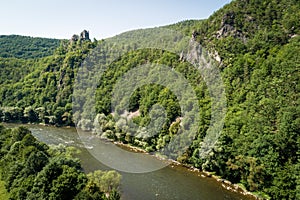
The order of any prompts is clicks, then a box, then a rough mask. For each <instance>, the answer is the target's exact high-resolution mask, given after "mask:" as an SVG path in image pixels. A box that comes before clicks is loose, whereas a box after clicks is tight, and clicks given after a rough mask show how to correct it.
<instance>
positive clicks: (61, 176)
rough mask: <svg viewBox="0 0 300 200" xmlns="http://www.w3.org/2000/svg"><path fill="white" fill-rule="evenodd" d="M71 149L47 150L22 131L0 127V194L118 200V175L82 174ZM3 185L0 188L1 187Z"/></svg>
mask: <svg viewBox="0 0 300 200" xmlns="http://www.w3.org/2000/svg"><path fill="white" fill-rule="evenodd" d="M74 153H75V149H73V148H71V147H69V148H65V147H63V146H53V147H49V146H47V145H46V144H44V143H42V142H39V141H37V140H36V139H35V138H34V137H33V136H32V134H31V132H30V131H29V130H28V129H26V128H24V127H20V128H14V129H6V128H4V127H3V126H0V154H1V159H0V180H1V183H2V185H4V186H5V188H1V189H2V190H3V191H0V193H1V195H2V197H4V196H5V197H6V198H8V199H18V200H19V199H65V200H71V199H78V200H82V199H89V200H90V199H95V200H117V199H120V194H119V193H118V191H117V190H118V187H119V184H120V178H121V176H120V174H118V173H117V172H115V171H108V172H102V171H95V172H93V173H90V174H87V175H86V174H85V173H84V172H83V170H82V167H81V165H80V162H79V160H78V159H75V158H73V154H74ZM3 183H4V184H3Z"/></svg>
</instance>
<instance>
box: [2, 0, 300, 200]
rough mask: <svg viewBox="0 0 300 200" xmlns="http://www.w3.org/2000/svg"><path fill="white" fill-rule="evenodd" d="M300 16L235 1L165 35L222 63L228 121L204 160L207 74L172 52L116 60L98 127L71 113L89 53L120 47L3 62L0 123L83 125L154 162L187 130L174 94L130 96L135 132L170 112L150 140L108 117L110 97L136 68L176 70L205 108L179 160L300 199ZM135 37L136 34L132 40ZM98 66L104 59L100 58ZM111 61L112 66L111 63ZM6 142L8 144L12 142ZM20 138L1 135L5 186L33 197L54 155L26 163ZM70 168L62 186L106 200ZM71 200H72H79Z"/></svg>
mask: <svg viewBox="0 0 300 200" xmlns="http://www.w3.org/2000/svg"><path fill="white" fill-rule="evenodd" d="M299 16H300V4H299V2H298V1H297V0H284V1H279V0H236V1H232V2H231V3H230V4H228V5H226V6H224V8H222V9H220V10H219V11H217V12H215V13H214V14H213V15H212V16H210V17H209V18H208V19H207V20H187V21H184V22H179V23H177V24H173V25H169V26H166V28H170V29H173V30H177V31H181V32H182V33H183V34H186V35H188V36H193V39H195V40H197V41H198V42H200V43H201V45H203V46H204V47H205V48H207V49H208V50H209V51H210V52H211V54H212V55H214V56H215V58H216V59H217V60H219V61H220V66H219V67H220V71H221V75H222V79H223V82H224V85H225V87H226V97H227V113H226V119H225V126H224V128H223V130H222V134H221V136H220V138H219V141H218V143H217V145H216V146H215V147H214V149H213V150H212V151H211V152H210V154H209V156H208V157H206V158H203V157H200V155H199V151H200V149H201V144H202V141H203V137H204V136H205V135H206V132H207V130H208V127H209V125H210V118H211V99H210V94H209V91H208V89H207V86H206V84H205V82H204V81H203V80H202V78H201V74H199V73H198V72H197V71H196V70H193V67H191V66H190V65H189V64H188V63H186V62H184V61H181V60H180V59H179V57H178V56H177V55H174V54H172V53H170V52H167V51H161V50H153V49H142V50H141V49H140V50H135V51H131V52H128V53H126V54H124V55H122V57H120V58H119V59H118V60H115V61H114V62H113V63H112V64H111V65H110V66H109V70H107V71H106V72H105V73H104V75H103V76H102V79H101V80H99V85H98V88H97V91H96V110H97V112H98V115H97V117H96V119H95V121H92V120H88V119H89V115H90V114H91V113H86V112H83V113H82V116H79V115H80V114H79V113H72V90H73V83H74V78H75V77H76V73H77V70H78V67H79V66H80V64H81V63H82V61H83V60H84V59H85V57H86V56H87V54H88V52H89V51H90V50H91V49H93V48H94V47H95V46H96V45H97V44H101V45H102V46H103V48H104V49H113V48H116V47H115V46H107V45H106V44H105V41H104V42H103V41H99V42H97V41H94V42H90V41H85V42H82V43H81V42H78V43H72V42H71V43H68V42H67V41H62V42H61V44H60V46H59V47H58V48H57V49H56V51H55V53H54V54H53V55H51V56H49V57H45V58H40V59H36V60H30V59H29V60H28V59H27V60H24V59H17V58H0V72H1V79H0V85H1V87H0V106H1V108H0V120H1V121H4V122H12V121H19V122H42V123H49V124H56V125H74V123H73V120H72V117H73V118H74V119H75V120H74V121H76V119H79V118H80V117H82V118H83V119H82V120H81V121H80V122H79V124H78V125H80V126H81V127H82V128H83V129H86V130H89V129H91V128H92V127H96V128H95V130H93V131H94V132H96V133H97V134H98V135H100V136H101V137H103V138H108V139H110V140H114V141H115V140H118V141H121V142H123V143H129V144H130V145H134V146H137V147H140V148H143V149H145V150H147V151H149V152H152V151H156V150H159V149H162V148H163V147H164V146H165V145H166V144H168V142H169V141H170V140H171V139H172V137H174V135H175V134H177V132H178V130H179V128H180V127H181V126H184V123H183V121H181V118H180V117H181V116H180V115H181V111H180V107H179V102H178V101H177V99H176V97H175V94H173V93H172V91H170V90H168V88H164V87H162V86H160V85H156V84H150V85H145V86H142V87H140V88H138V89H137V90H136V91H134V93H133V95H132V96H131V98H130V105H129V108H130V110H129V111H130V112H131V114H133V113H134V114H135V116H134V117H133V123H135V124H137V125H140V126H147V125H148V124H149V122H150V114H151V113H150V108H151V107H152V106H153V105H155V104H160V105H163V107H164V108H165V110H166V111H167V120H166V122H165V123H164V124H163V126H162V129H161V130H160V132H159V133H158V134H156V135H155V136H153V137H138V136H143V135H145V134H146V133H147V130H145V129H140V130H139V131H138V133H134V132H133V129H132V128H131V127H130V126H128V125H126V124H127V121H128V119H121V120H119V121H114V120H113V117H112V114H111V113H110V112H111V95H112V92H113V88H114V85H115V84H116V83H117V80H118V79H119V78H120V77H122V76H123V75H124V74H125V73H126V72H128V71H129V70H131V69H133V68H134V67H136V66H138V65H143V64H147V63H156V64H164V65H167V66H172V67H173V68H174V70H176V71H177V72H179V73H181V74H183V75H184V77H185V78H186V79H187V80H188V81H189V82H190V84H191V85H192V87H193V89H194V91H195V92H196V95H197V98H198V100H199V106H200V108H199V116H200V122H199V129H198V132H197V136H196V137H195V138H194V141H193V143H192V144H191V145H190V147H189V149H188V150H187V151H186V152H184V154H183V155H181V156H180V157H178V158H176V157H174V158H173V159H177V160H178V161H180V162H183V163H185V164H188V165H192V166H195V167H197V168H200V169H204V170H209V171H214V172H215V173H216V174H217V175H219V176H221V177H223V178H226V179H228V180H230V181H231V182H233V183H239V184H243V185H244V187H245V188H246V189H248V190H250V191H253V192H255V193H256V194H259V195H261V196H264V197H266V196H267V197H270V199H297V198H298V199H299V198H300V197H299V194H300V192H299V191H300V187H299V179H300V178H299V177H300V175H299V171H300V170H299V155H300V153H299V145H300V141H299V134H300V133H299V127H300V120H299V119H300V105H299V94H300V91H299V90H300V88H299V80H300V73H299V71H300V60H299V53H298V52H300V45H299V44H300V37H299V35H300V29H299V27H300V26H299ZM137 33H138V30H137V32H134V31H133V32H130V33H127V34H130V35H131V37H134V36H135V34H137ZM125 36H126V34H125ZM157 37H159V35H158V36H157ZM118 42H119V45H118V47H117V48H119V49H115V50H116V51H118V50H120V51H121V50H126V49H127V48H128V46H126V40H124V41H123V40H120V41H118ZM136 42H138V41H136ZM6 45H8V46H9V44H6ZM112 54H113V52H112ZM96 56H104V55H102V54H101V52H100V55H96ZM105 56H106V58H107V60H109V57H110V56H111V55H105ZM14 57H17V56H14ZM26 58H27V57H26ZM11 69H13V70H11ZM166 76H168V74H166ZM86 78H88V77H86ZM176 84H178V83H176V82H174V85H175V86H176ZM178 87H179V86H178ZM77 92H79V91H77ZM82 93H84V91H82ZM76 95H77V94H76ZM78 96H80V95H78ZM186 104H187V105H188V102H186ZM75 106H76V108H80V106H83V109H84V108H86V107H89V106H91V105H90V102H86V103H85V104H84V102H82V105H75ZM117 114H122V113H117ZM152 114H153V113H152ZM154 114H157V113H155V112H154ZM85 118H86V119H85ZM183 120H184V119H183ZM120 127H122V128H120ZM6 132H7V131H6ZM21 132H22V131H21ZM22 133H26V131H25V132H24V131H23V132H22ZM21 135H22V134H21ZM6 137H7V138H9V139H7V140H6V139H5V138H6ZM22 137H23V136H22ZM22 137H21V136H20V137H18V136H16V135H14V137H8V136H6V135H5V131H3V134H2V135H0V138H2V139H1V140H0V142H1V143H0V144H1V158H2V155H7V156H4V157H3V159H4V160H5V162H11V163H14V164H13V165H12V166H11V167H10V168H11V172H10V173H9V177H10V178H9V179H7V180H6V178H5V177H4V178H5V182H6V184H8V185H9V187H13V186H14V184H15V185H16V184H17V183H18V184H21V182H22V184H23V185H24V186H22V187H23V188H25V189H28V190H30V191H31V188H30V187H33V186H32V185H30V181H29V180H32V181H31V182H34V177H32V176H33V174H35V173H36V171H39V170H40V171H41V167H42V166H43V165H45V163H50V162H52V161H51V160H52V158H50V157H49V156H50V155H49V151H46V152H44V150H43V148H44V147H43V146H39V145H38V146H39V147H36V146H35V145H31V147H30V148H26V151H24V152H23V151H22V156H20V155H19V153H20V152H21V150H22V149H24V144H23V142H22ZM24 138H25V137H24ZM3 139H4V140H3ZM26 141H27V143H28V144H32V143H34V142H32V140H31V139H30V137H27V139H26ZM36 149H38V151H37V152H36V153H34V154H32V155H31V154H30V151H31V150H34V151H35V150H36ZM58 152H60V151H58ZM50 154H51V155H52V153H51V152H50ZM15 155H19V156H20V158H21V157H22V158H23V156H28V157H30V159H31V160H32V159H35V158H36V157H39V158H41V162H37V163H36V162H30V163H31V165H30V166H29V165H28V166H27V167H26V168H24V166H26V164H25V163H26V162H25V160H23V161H20V162H15V161H16V160H15ZM58 155H59V153H58ZM47 156H48V157H47ZM46 158H47V159H48V160H47V159H46ZM53 162H54V161H53ZM75 163H76V162H75ZM73 164H74V163H73ZM73 164H72V162H70V163H68V164H63V165H66V166H65V167H61V168H59V169H58V170H59V171H60V173H62V172H63V174H64V173H65V175H62V176H61V179H63V180H64V181H65V183H68V184H69V183H72V182H74V181H75V182H76V181H79V182H80V181H82V182H84V181H86V182H87V183H88V184H87V185H89V184H90V185H89V189H87V188H86V187H84V186H82V185H80V186H79V188H81V187H84V188H85V189H83V190H81V191H80V192H79V193H78V194H77V196H76V199H101V198H106V197H104V196H105V195H104V192H103V191H101V192H99V191H100V189H99V188H101V187H100V186H99V185H97V184H96V181H95V183H93V184H92V182H89V181H87V180H86V179H85V178H83V177H82V178H78V179H77V178H75V176H73V175H74V174H76V173H79V172H78V171H76V170H75V169H77V170H78V168H77V167H76V166H77V165H73ZM46 165H47V164H46ZM70 165H71V166H70ZM9 166H10V165H9ZM69 167H71V169H70V168H69ZM72 167H75V169H73V168H72ZM23 169H24V170H23ZM25 169H26V170H25ZM34 169H36V171H35V170H34ZM19 171H20V172H19ZM21 172H22V173H24V174H27V175H26V177H28V180H27V181H26V180H23V181H20V180H18V179H16V180H18V181H19V182H17V181H16V182H15V183H14V179H15V178H16V177H17V176H18V174H19V173H21ZM44 173H45V172H44ZM40 176H41V175H40ZM90 176H91V175H90ZM59 177H60V175H58V176H57V177H56V178H59ZM77 177H79V176H77ZM55 180H56V179H55ZM43 184H44V183H43ZM44 185H45V184H44ZM55 185H57V184H56V182H55ZM58 185H59V184H58ZM49 187H50V186H49ZM51 187H52V186H51ZM54 188H57V187H54ZM106 188H109V187H106ZM25 189H24V190H22V191H21V190H17V191H18V192H13V193H12V195H15V196H18V195H19V196H22V195H24V194H25V193H24V191H26V190H25ZM54 190H55V191H56V192H57V193H58V194H60V193H63V192H64V191H67V188H64V187H62V188H61V190H58V189H57V190H56V189H51V188H50V189H48V191H50V192H51V191H54ZM78 190H79V189H78ZM104 190H106V189H104ZM69 192H70V193H72V194H75V193H76V192H77V190H76V191H75V190H72V191H69ZM111 193H113V191H111ZM112 196H114V195H112V194H111V195H110V197H112ZM116 196H118V195H116Z"/></svg>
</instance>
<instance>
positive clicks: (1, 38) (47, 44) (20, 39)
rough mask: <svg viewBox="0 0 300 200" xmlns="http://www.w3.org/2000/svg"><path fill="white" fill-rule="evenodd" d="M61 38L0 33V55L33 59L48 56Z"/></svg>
mask: <svg viewBox="0 0 300 200" xmlns="http://www.w3.org/2000/svg"><path fill="white" fill-rule="evenodd" d="M60 42H61V40H58V39H48V38H38V37H35V38H34V37H29V36H20V35H0V57H2V58H22V59H34V58H42V57H46V56H50V55H52V54H53V53H54V51H55V49H56V48H57V47H58V46H59V44H60Z"/></svg>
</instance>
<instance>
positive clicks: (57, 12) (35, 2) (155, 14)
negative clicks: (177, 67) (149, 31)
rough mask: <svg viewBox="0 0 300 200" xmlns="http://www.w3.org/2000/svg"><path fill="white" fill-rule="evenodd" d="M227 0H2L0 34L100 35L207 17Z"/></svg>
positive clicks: (100, 36)
mask: <svg viewBox="0 0 300 200" xmlns="http://www.w3.org/2000/svg"><path fill="white" fill-rule="evenodd" d="M230 1H231V0H186V1H184V0H181V1H179V0H178V1H177V0H123V1H122V0H81V1H80V0H2V1H0V35H10V34H16V35H28V36H37V37H48V38H59V39H69V38H71V36H72V35H73V34H79V33H80V32H81V31H82V30H84V29H86V30H89V32H90V37H91V38H97V39H103V38H107V37H112V36H114V35H116V34H119V33H122V32H125V31H128V30H133V29H139V28H149V27H155V26H162V25H168V24H172V23H176V22H179V21H182V20H186V19H204V18H208V17H209V16H210V15H211V14H212V13H213V12H214V11H216V10H218V9H219V8H221V7H223V6H224V5H225V4H227V3H229V2H230Z"/></svg>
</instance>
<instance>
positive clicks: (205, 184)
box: [4, 124, 254, 200]
mask: <svg viewBox="0 0 300 200" xmlns="http://www.w3.org/2000/svg"><path fill="white" fill-rule="evenodd" d="M4 126H6V127H10V128H11V127H16V126H20V125H19V124H4ZM23 126H26V127H28V128H29V129H30V130H31V132H32V134H33V135H34V136H35V137H36V138H37V139H38V140H40V141H42V142H45V143H46V144H49V145H50V144H55V145H57V144H63V145H67V146H75V147H77V148H79V149H80V150H81V153H80V154H79V155H78V158H80V160H81V162H82V166H83V168H84V171H85V172H91V171H94V170H98V169H100V170H111V168H110V167H108V166H106V165H104V164H103V162H100V161H99V159H98V157H97V152H98V153H102V154H103V153H105V152H110V151H112V149H111V148H112V147H111V145H108V144H107V143H104V142H102V141H100V140H99V139H98V138H92V139H90V138H91V134H88V133H87V134H86V140H85V142H84V143H85V144H83V142H82V141H83V140H84V139H83V138H82V134H80V135H81V137H80V136H79V134H78V133H77V130H76V129H75V128H56V127H50V126H40V125H23ZM88 139H90V140H88ZM122 152H123V151H120V152H118V156H119V158H121V157H123V159H119V162H121V164H122V166H124V165H129V167H133V166H135V163H132V162H124V160H126V153H125V154H124V156H123V155H122ZM91 153H92V154H91ZM139 154H141V155H142V158H141V159H139V162H142V164H144V165H145V166H148V165H149V166H153V163H155V165H156V164H162V165H165V163H162V162H165V161H161V160H158V159H156V158H154V157H153V156H150V155H147V154H142V153H139ZM95 155H96V157H97V158H95ZM114 160H117V159H115V158H114ZM108 163H109V162H108ZM117 164H118V162H117ZM110 166H111V165H110ZM119 172H120V173H121V174H122V181H121V196H122V200H156V199H157V200H158V199H159V200H173V199H174V200H240V199H243V200H250V199H254V198H253V197H250V196H244V195H242V194H239V193H235V192H232V191H228V190H226V189H225V188H223V187H222V185H221V183H219V182H217V181H216V180H215V179H213V178H208V177H202V176H201V174H200V173H199V172H194V171H191V170H189V169H187V168H185V167H183V166H180V165H172V164H171V165H168V166H166V167H163V168H162V169H159V170H156V171H152V172H147V173H129V172H123V171H119Z"/></svg>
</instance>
